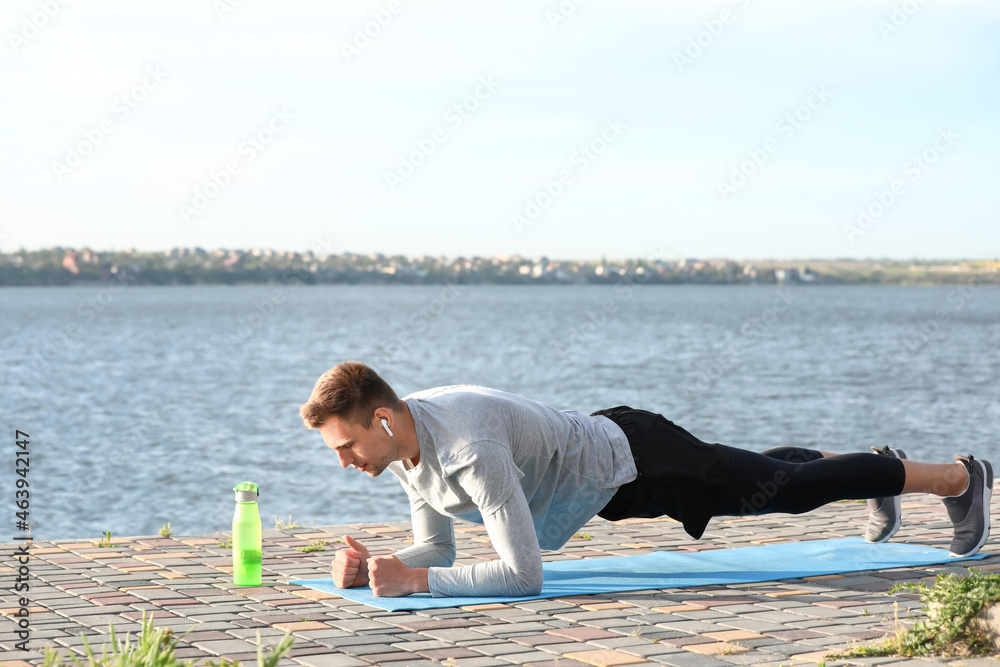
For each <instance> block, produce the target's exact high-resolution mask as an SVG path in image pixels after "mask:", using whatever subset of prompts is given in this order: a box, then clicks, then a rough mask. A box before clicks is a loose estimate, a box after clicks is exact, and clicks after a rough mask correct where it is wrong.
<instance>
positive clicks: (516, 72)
mask: <svg viewBox="0 0 1000 667" xmlns="http://www.w3.org/2000/svg"><path fill="white" fill-rule="evenodd" d="M0 32H2V37H3V43H2V45H0V250H3V251H6V252H11V251H13V250H16V249H18V248H22V247H23V248H27V249H37V248H43V247H52V246H64V247H77V248H79V247H83V246H87V247H91V248H94V249H100V250H111V249H117V250H120V249H124V248H135V249H137V250H144V251H152V250H165V249H168V248H173V247H195V246H200V247H204V248H206V249H210V248H219V247H222V248H254V247H261V248H264V247H269V248H274V249H278V250H294V251H305V250H313V251H316V252H328V253H329V252H360V253H372V252H382V253H386V254H404V255H409V256H416V255H446V256H453V257H454V256H460V255H461V256H473V255H482V256H497V255H512V254H520V255H522V256H528V257H532V256H542V255H544V256H549V257H553V258H567V259H571V258H579V259H586V258H597V257H601V256H605V257H608V258H623V257H653V256H656V257H661V258H677V257H728V258H732V259H736V260H741V259H753V258H773V259H794V258H802V259H805V258H857V259H869V258H889V259H901V260H906V259H961V258H986V259H993V258H997V257H998V256H1000V225H998V224H997V222H998V221H997V204H996V197H995V192H996V191H997V186H996V184H995V180H996V178H997V176H998V175H1000V171H998V168H997V161H996V156H997V155H998V154H1000V120H998V112H997V109H998V108H1000V105H998V101H1000V85H998V83H1000V77H998V75H1000V58H998V47H997V40H996V35H997V34H998V33H1000V4H997V3H995V2H987V1H985V0H977V1H971V0H957V1H955V2H949V3H937V2H933V3H931V2H922V1H920V0H906V1H905V2H904V1H902V0H899V1H896V2H873V1H870V0H868V1H853V0H844V1H843V2H825V1H818V2H809V3H804V2H795V1H793V0H769V1H768V2H755V1H753V0H740V1H738V2H733V1H725V2H717V3H713V2H688V1H684V2H680V1H669V0H618V1H616V2H603V3H597V2H584V1H583V0H561V2H556V1H555V0H548V1H543V2H526V1H522V0H503V1H495V0H480V1H479V2H474V3H473V2H439V1H436V0H413V1H406V0H370V1H365V2H358V1H354V0H338V1H337V2H307V1H303V0H281V1H280V2H279V1H277V0H269V1H265V0H201V1H198V2H195V1H190V0H144V1H143V2H141V3H137V2H134V1H133V2H125V1H124V0H5V2H4V3H3V4H2V5H0Z"/></svg>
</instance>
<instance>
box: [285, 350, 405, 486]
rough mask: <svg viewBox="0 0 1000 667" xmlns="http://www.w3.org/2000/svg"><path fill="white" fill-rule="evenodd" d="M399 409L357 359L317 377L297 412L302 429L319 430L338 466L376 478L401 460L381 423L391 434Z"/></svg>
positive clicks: (387, 388)
mask: <svg viewBox="0 0 1000 667" xmlns="http://www.w3.org/2000/svg"><path fill="white" fill-rule="evenodd" d="M402 409H403V402H402V401H401V400H399V397H398V396H396V392H394V391H393V390H392V387H390V386H389V384H388V383H387V382H386V381H385V380H383V379H382V378H381V377H379V375H378V373H376V372H375V371H374V370H372V369H371V368H369V367H368V366H366V365H365V364H363V363H361V362H360V361H345V362H344V363H341V364H337V365H336V366H334V367H333V368H331V369H330V370H328V371H327V372H326V373H323V375H321V376H320V378H319V380H317V381H316V386H315V387H313V390H312V394H311V395H310V396H309V400H308V401H306V402H305V403H303V404H302V406H300V407H299V414H300V415H302V423H303V424H305V427H306V428H308V429H319V431H320V433H321V434H322V435H323V441H324V442H325V443H326V446H327V447H330V448H331V449H333V450H334V451H335V452H336V453H337V457H338V458H339V459H340V465H341V466H342V467H344V468H346V467H347V466H348V465H354V466H355V467H357V468H363V469H364V472H366V473H367V474H368V475H369V476H371V477H375V476H377V475H379V474H381V473H382V471H383V470H385V469H386V467H387V466H388V465H389V463H391V462H392V461H395V460H398V459H399V447H398V444H397V443H396V441H395V440H393V438H392V437H391V436H390V435H389V433H388V431H387V430H386V429H385V428H384V427H383V425H382V424H381V423H380V422H381V420H383V419H385V420H386V423H387V425H388V426H389V429H390V430H391V429H392V427H393V421H394V420H395V418H396V414H397V413H399V412H400V411H401V410H402Z"/></svg>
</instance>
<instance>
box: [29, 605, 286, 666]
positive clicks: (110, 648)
mask: <svg viewBox="0 0 1000 667" xmlns="http://www.w3.org/2000/svg"><path fill="white" fill-rule="evenodd" d="M109 629H110V632H109V635H110V641H108V642H106V643H105V644H104V645H103V646H101V653H100V655H98V654H97V653H95V652H94V649H93V648H92V647H91V645H90V642H89V641H88V640H87V637H86V636H85V635H82V637H83V646H84V651H85V652H86V655H85V656H84V659H83V660H81V659H80V658H77V657H76V656H71V657H70V659H69V660H70V661H65V660H63V659H62V657H61V655H60V652H59V650H57V649H54V648H52V647H51V646H46V647H45V662H44V663H43V667H193V665H194V663H195V659H194V658H191V659H189V660H181V659H179V658H177V656H176V651H177V641H178V640H177V638H176V637H174V634H173V632H171V631H170V629H169V628H154V627H153V618H152V616H150V617H149V618H148V619H147V618H146V612H143V614H142V630H141V632H140V633H139V636H138V638H137V639H136V640H135V641H134V642H133V641H132V635H131V634H130V633H126V634H125V637H124V638H119V637H118V635H117V634H116V633H115V626H114V624H111V625H110V626H109ZM294 641H295V639H294V638H293V637H292V636H291V635H290V634H288V633H286V634H285V636H284V637H282V639H281V641H279V642H278V643H277V645H275V646H274V648H272V649H271V650H270V651H269V652H268V654H267V655H264V647H263V645H262V643H261V638H260V631H259V630H258V631H257V665H258V667H277V664H278V663H279V662H280V661H281V659H282V658H284V657H285V655H287V654H288V652H289V651H290V650H291V649H292V643H293V642H294ZM201 664H202V665H207V666H208V667H237V666H238V665H239V664H240V663H239V661H238V660H237V661H236V662H233V661H230V660H228V659H226V658H213V659H211V660H209V661H208V662H203V663H201Z"/></svg>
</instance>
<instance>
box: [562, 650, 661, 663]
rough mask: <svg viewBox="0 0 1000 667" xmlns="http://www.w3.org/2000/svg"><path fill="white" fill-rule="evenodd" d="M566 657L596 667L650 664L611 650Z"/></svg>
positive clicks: (578, 653)
mask: <svg viewBox="0 0 1000 667" xmlns="http://www.w3.org/2000/svg"><path fill="white" fill-rule="evenodd" d="M564 657H566V658H568V659H570V660H579V661H580V662H583V663H586V664H588V665H595V666H596V667H614V666H615V665H634V664H639V663H644V662H648V660H646V659H645V658H640V657H639V656H636V655H629V654H628V653H622V652H621V651H613V650H611V649H597V650H593V651H579V652H576V653H567V654H565V656H564Z"/></svg>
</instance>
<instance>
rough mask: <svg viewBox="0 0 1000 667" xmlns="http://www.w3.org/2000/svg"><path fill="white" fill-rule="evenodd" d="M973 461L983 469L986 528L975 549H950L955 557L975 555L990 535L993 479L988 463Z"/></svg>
mask: <svg viewBox="0 0 1000 667" xmlns="http://www.w3.org/2000/svg"><path fill="white" fill-rule="evenodd" d="M973 463H978V464H979V467H980V468H981V469H982V471H983V522H984V523H985V524H986V529H985V530H984V531H983V536H982V537H981V538H979V544H977V545H976V548H975V549H972V550H971V551H967V552H965V553H964V554H956V553H952V552H950V551H949V552H948V553H949V555H950V556H953V557H954V558H968V557H969V556H974V555H975V554H976V552H978V551H979V550H980V549H982V548H983V545H984V544H986V540H987V538H989V536H990V500H991V499H992V498H993V480H992V479H990V478H989V477H990V476H988V475H987V474H986V464H984V463H983V462H982V461H980V460H979V459H976V460H975V461H973ZM987 482H989V484H987Z"/></svg>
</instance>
